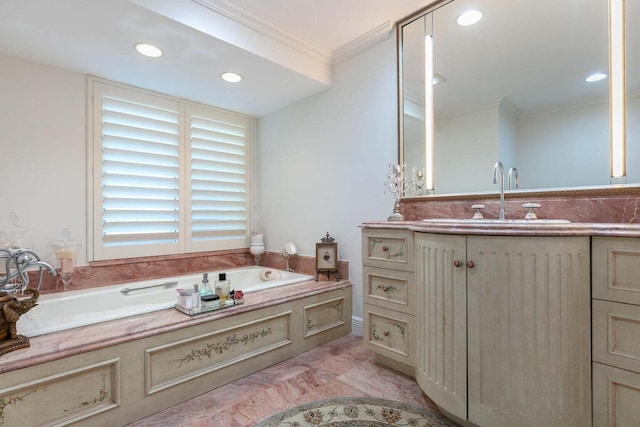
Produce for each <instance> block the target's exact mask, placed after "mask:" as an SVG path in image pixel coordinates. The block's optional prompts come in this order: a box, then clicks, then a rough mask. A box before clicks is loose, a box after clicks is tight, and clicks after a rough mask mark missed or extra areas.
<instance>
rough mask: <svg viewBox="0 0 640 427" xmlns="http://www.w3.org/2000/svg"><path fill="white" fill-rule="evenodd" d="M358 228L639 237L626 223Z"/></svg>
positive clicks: (379, 224) (639, 227) (639, 229)
mask: <svg viewBox="0 0 640 427" xmlns="http://www.w3.org/2000/svg"><path fill="white" fill-rule="evenodd" d="M361 227H362V228H386V229H399V230H410V231H418V232H423V233H437V234H473V235H489V236H619V237H640V224H626V223H587V222H569V223H550V222H536V221H527V222H509V221H505V222H496V221H487V222H486V223H483V222H481V221H469V220H461V221H460V222H452V221H451V220H449V219H447V220H444V221H443V222H437V219H430V220H429V222H425V221H368V222H364V223H362V225H361Z"/></svg>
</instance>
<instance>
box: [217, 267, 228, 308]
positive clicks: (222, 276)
mask: <svg viewBox="0 0 640 427" xmlns="http://www.w3.org/2000/svg"><path fill="white" fill-rule="evenodd" d="M215 288H216V295H218V296H219V297H220V303H225V302H226V300H227V298H229V291H231V282H230V281H229V280H227V274H226V273H219V274H218V280H217V281H216V284H215Z"/></svg>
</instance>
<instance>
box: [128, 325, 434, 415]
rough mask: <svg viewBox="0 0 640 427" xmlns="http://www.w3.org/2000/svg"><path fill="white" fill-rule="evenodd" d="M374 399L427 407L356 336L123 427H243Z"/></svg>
mask: <svg viewBox="0 0 640 427" xmlns="http://www.w3.org/2000/svg"><path fill="white" fill-rule="evenodd" d="M340 396H344V397H349V396H352V397H357V396H362V397H378V398H384V399H391V400H396V401H399V402H405V403H411V404H414V405H421V406H425V405H426V406H429V407H431V408H433V406H432V405H433V404H432V402H431V401H430V400H429V399H428V398H427V397H426V396H425V395H424V394H423V393H422V391H421V390H420V388H418V385H417V384H416V382H415V380H413V379H412V378H410V377H407V376H405V375H403V374H400V373H398V372H396V371H393V370H390V369H388V368H385V367H383V366H381V365H378V364H376V363H375V362H374V361H373V353H372V352H371V351H368V350H366V349H365V347H364V344H363V340H362V337H361V336H358V335H348V336H346V337H343V338H340V339H338V340H335V341H332V342H330V343H328V344H325V345H324V346H322V347H318V348H315V349H313V350H310V351H307V352H306V353H302V354H300V355H298V356H296V357H293V358H291V359H289V360H286V361H284V362H281V363H279V364H277V365H273V366H271V367H269V368H266V369H263V370H261V371H259V372H256V373H254V374H251V375H248V376H246V377H244V378H241V379H239V380H236V381H234V382H232V383H230V384H227V385H224V386H222V387H219V388H217V389H215V390H212V391H210V392H208V393H205V394H203V395H201V396H198V397H195V398H193V399H191V400H188V401H186V402H184V403H181V404H178V405H176V406H173V407H171V408H168V409H166V410H164V411H162V412H158V413H156V414H154V415H151V416H148V417H146V418H143V419H141V420H138V421H136V422H134V423H131V424H129V427H155V426H172V427H187V426H188V427H209V426H211V427H245V426H252V425H254V424H255V423H257V422H258V421H261V420H262V419H264V418H267V417H269V416H271V415H273V414H276V413H278V412H281V411H283V410H285V409H288V408H291V407H294V406H296V405H300V404H302V403H307V402H313V401H315V400H320V399H325V398H329V397H340Z"/></svg>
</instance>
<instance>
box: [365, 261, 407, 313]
mask: <svg viewBox="0 0 640 427" xmlns="http://www.w3.org/2000/svg"><path fill="white" fill-rule="evenodd" d="M362 279H363V280H362V283H363V285H364V292H365V294H364V302H365V303H367V304H372V305H378V306H382V307H386V308H392V309H393V310H398V311H402V312H404V313H408V314H414V313H415V308H414V306H415V286H414V273H412V272H409V271H397V270H388V269H384V268H376V267H364V268H363V269H362Z"/></svg>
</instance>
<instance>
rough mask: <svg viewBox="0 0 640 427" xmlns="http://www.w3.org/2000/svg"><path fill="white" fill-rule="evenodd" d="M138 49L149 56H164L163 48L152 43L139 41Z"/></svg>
mask: <svg viewBox="0 0 640 427" xmlns="http://www.w3.org/2000/svg"><path fill="white" fill-rule="evenodd" d="M136 50H137V51H138V53H140V54H141V55H144V56H148V57H150V58H158V57H159V56H162V50H160V48H159V47H157V46H154V45H152V44H147V43H138V44H137V45H136Z"/></svg>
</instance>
